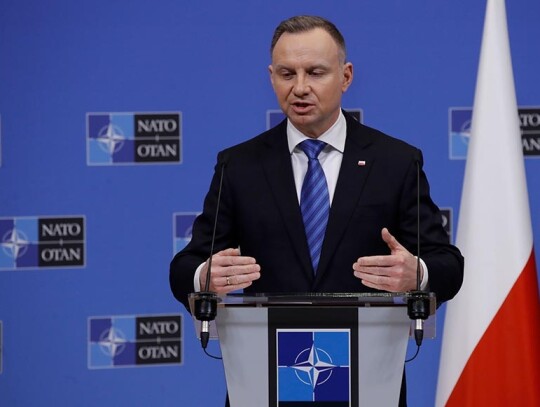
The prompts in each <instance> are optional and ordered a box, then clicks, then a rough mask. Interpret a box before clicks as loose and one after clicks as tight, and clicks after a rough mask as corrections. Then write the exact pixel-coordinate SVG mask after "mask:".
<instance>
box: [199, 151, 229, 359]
mask: <svg viewBox="0 0 540 407" xmlns="http://www.w3.org/2000/svg"><path fill="white" fill-rule="evenodd" d="M220 161H221V174H220V178H219V188H218V197H217V203H216V217H215V218H214V228H213V230H212V241H211V244H210V257H209V258H208V267H207V269H206V283H205V285H204V291H200V292H198V293H196V296H195V307H194V314H195V318H196V319H197V320H198V321H201V346H202V348H203V349H206V347H207V346H208V340H209V339H210V321H213V320H214V319H215V318H216V314H217V303H218V297H217V294H216V293H215V292H213V291H210V278H211V273H212V256H213V255H214V243H215V241H216V230H217V223H218V215H219V206H220V203H221V190H222V188H223V174H224V172H225V165H226V164H227V160H226V156H222V158H221V160H220Z"/></svg>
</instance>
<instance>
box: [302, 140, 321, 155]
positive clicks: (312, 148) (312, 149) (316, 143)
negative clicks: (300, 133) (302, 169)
mask: <svg viewBox="0 0 540 407" xmlns="http://www.w3.org/2000/svg"><path fill="white" fill-rule="evenodd" d="M299 146H300V148H301V149H302V151H303V152H304V153H305V154H306V155H307V156H308V158H309V159H310V160H312V159H314V158H315V159H316V158H317V157H318V156H319V153H320V152H321V151H322V150H323V148H324V147H326V143H325V142H324V141H320V140H312V139H308V140H304V141H302V142H301V143H300V144H299Z"/></svg>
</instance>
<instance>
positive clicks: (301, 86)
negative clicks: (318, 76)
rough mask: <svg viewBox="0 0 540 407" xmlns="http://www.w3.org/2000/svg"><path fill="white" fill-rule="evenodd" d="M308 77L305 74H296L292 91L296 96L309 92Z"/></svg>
mask: <svg viewBox="0 0 540 407" xmlns="http://www.w3.org/2000/svg"><path fill="white" fill-rule="evenodd" d="M310 90H311V88H310V86H309V82H308V78H306V76H305V75H297V77H296V82H295V83H294V88H293V92H294V94H295V95H296V96H304V95H306V94H308V93H309V92H310Z"/></svg>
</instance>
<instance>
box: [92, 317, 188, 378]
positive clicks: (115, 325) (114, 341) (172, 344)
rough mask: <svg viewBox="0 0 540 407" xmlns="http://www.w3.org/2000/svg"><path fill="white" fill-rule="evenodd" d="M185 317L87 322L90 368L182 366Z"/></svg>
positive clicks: (134, 318)
mask: <svg viewBox="0 0 540 407" xmlns="http://www.w3.org/2000/svg"><path fill="white" fill-rule="evenodd" d="M182 337H183V333H182V315H180V314H179V315H147V316H110V317H90V318H89V319H88V368H89V369H110V368H118V367H141V366H151V365H181V364H182V357H183V346H182V343H183V338H182Z"/></svg>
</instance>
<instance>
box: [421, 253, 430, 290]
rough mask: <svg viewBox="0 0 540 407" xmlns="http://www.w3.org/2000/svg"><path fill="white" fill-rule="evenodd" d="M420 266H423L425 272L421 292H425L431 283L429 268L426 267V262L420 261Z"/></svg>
mask: <svg viewBox="0 0 540 407" xmlns="http://www.w3.org/2000/svg"><path fill="white" fill-rule="evenodd" d="M420 264H421V266H422V270H424V274H423V276H422V281H421V282H420V290H422V291H423V290H425V289H426V288H427V286H428V283H429V274H428V268H427V266H426V263H424V260H422V259H420Z"/></svg>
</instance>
